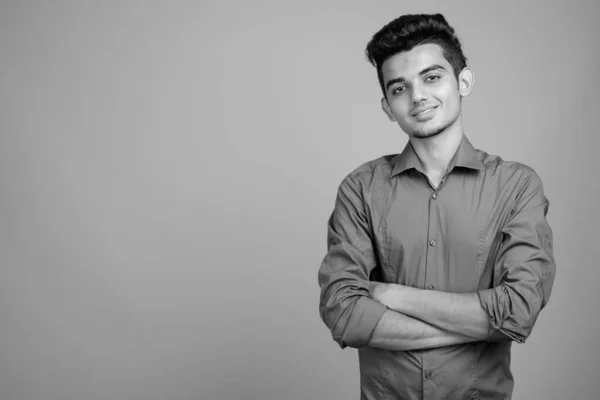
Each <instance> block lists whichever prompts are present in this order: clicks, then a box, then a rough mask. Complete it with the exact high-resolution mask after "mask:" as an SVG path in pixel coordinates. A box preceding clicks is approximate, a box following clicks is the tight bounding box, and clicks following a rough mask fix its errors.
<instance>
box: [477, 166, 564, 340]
mask: <svg viewBox="0 0 600 400" xmlns="http://www.w3.org/2000/svg"><path fill="white" fill-rule="evenodd" d="M548 207H549V201H548V199H547V198H546V196H545V195H544V191H543V186H542V182H541V180H540V178H539V176H538V175H537V174H536V173H535V172H533V171H532V173H531V175H529V176H527V177H525V178H524V179H523V183H522V184H521V189H520V190H519V194H518V196H517V200H516V202H515V207H514V209H513V212H512V215H511V217H510V219H509V220H508V222H507V223H506V225H505V226H504V228H503V229H502V243H501V245H500V249H499V251H498V253H497V257H496V263H495V266H494V276H495V278H494V281H498V282H499V283H498V285H496V286H495V287H494V288H491V289H486V290H481V291H479V292H477V294H478V296H479V300H480V302H481V305H482V307H483V309H484V310H485V311H486V312H487V313H488V314H489V316H490V322H491V326H492V329H491V330H490V334H489V339H488V340H492V341H495V340H505V339H507V338H508V339H510V340H514V341H516V342H519V343H524V342H525V340H526V339H527V337H528V336H529V334H530V333H531V331H532V329H533V325H534V324H535V321H536V319H537V317H538V314H539V312H540V311H541V310H542V308H544V306H545V305H546V304H547V303H548V300H549V298H550V292H551V290H552V284H553V282H554V276H555V274H556V264H555V261H554V255H553V250H552V230H551V229H550V226H549V225H548V222H547V221H546V214H547V212H548ZM496 277H498V278H496Z"/></svg>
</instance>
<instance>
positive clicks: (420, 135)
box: [411, 126, 447, 139]
mask: <svg viewBox="0 0 600 400" xmlns="http://www.w3.org/2000/svg"><path fill="white" fill-rule="evenodd" d="M446 128H447V126H437V127H432V128H427V129H415V130H413V131H412V134H411V136H413V137H415V138H417V139H426V138H430V137H433V136H437V135H439V134H440V133H442V132H444V130H445V129H446Z"/></svg>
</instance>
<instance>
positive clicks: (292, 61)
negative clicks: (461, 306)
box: [0, 0, 600, 400]
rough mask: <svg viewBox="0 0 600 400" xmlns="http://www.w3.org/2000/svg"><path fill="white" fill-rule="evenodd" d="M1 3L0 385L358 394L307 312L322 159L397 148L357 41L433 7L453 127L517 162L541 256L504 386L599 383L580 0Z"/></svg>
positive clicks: (9, 396)
mask: <svg viewBox="0 0 600 400" xmlns="http://www.w3.org/2000/svg"><path fill="white" fill-rule="evenodd" d="M422 3H424V2H417V1H410V2H409V1H377V2H367V1H339V2H334V1H329V2H328V1H317V0H312V1H293V2H292V1H285V2H284V1H253V2H249V1H248V2H245V1H242V0H237V1H229V2H227V1H223V2H217V1H214V2H194V1H187V2H185V1H169V2H167V1H162V2H159V1H141V0H140V1H105V2H100V1H2V2H1V3H0V55H1V62H0V190H1V193H0V239H1V240H0V245H1V248H0V400H38V399H39V400H41V399H43V400H55V399H56V400H59V399H60V400H64V399H81V400H96V399H98V400H100V399H102V400H105V399H123V400H137V399H145V400H149V399H157V400H158V399H173V400H175V399H181V400H183V399H206V400H213V399H218V400H221V399H222V400H235V399H256V400H270V399H273V400H280V399H281V400H287V399H289V400H295V399H298V400H299V399H328V400H333V399H358V397H359V393H358V389H359V376H358V361H357V356H356V351H355V350H353V349H346V350H343V351H342V350H341V349H339V347H338V346H337V344H336V343H335V342H334V341H333V340H332V339H331V337H330V334H329V331H328V330H327V329H326V328H325V325H324V324H323V323H322V322H321V321H320V318H319V316H318V295H319V289H318V285H317V270H318V267H319V265H320V262H321V260H322V258H323V256H324V254H325V249H326V247H325V245H326V240H325V235H326V222H327V219H328V217H329V214H330V212H331V210H332V208H333V205H334V199H335V193H336V191H337V186H338V184H339V183H340V181H341V180H342V178H343V177H344V176H345V175H346V174H347V173H349V172H350V171H351V170H353V169H354V168H355V167H357V166H358V165H360V164H361V163H363V162H365V161H368V160H370V159H373V158H376V157H379V156H380V155H383V154H390V153H398V152H400V151H401V150H402V148H403V147H404V145H405V143H406V135H405V134H404V133H403V132H402V131H401V130H400V129H399V127H398V126H397V125H395V124H393V123H390V122H389V121H388V120H387V118H386V117H385V115H384V114H383V112H382V111H381V110H380V105H379V100H380V92H379V87H378V84H377V80H376V74H375V69H374V68H373V67H371V66H370V65H369V64H368V63H367V62H366V60H365V57H364V53H363V51H364V47H365V45H366V43H367V41H368V40H369V39H370V37H371V36H372V35H373V33H375V32H376V31H377V30H379V28H380V27H381V26H383V25H384V24H386V23H387V22H389V21H390V20H392V19H393V18H395V17H397V16H399V15H401V14H404V13H415V12H442V13H443V14H444V15H445V16H446V18H447V19H448V21H449V22H450V24H451V25H453V26H454V27H455V29H456V31H457V33H458V35H459V37H460V38H461V40H462V42H463V47H464V49H465V52H466V55H467V57H468V59H469V64H470V65H471V66H472V67H473V69H474V70H475V75H476V82H475V87H474V91H473V93H472V94H471V96H470V97H468V98H467V99H465V101H464V103H463V104H464V120H465V126H466V133H467V135H468V137H469V138H470V140H471V142H472V143H473V144H474V145H475V147H477V148H481V149H484V150H486V151H488V152H490V153H492V154H498V155H501V156H502V157H503V158H504V159H507V160H516V161H521V162H524V163H526V164H528V165H530V166H532V167H533V168H534V169H535V170H536V171H537V172H538V174H539V175H540V176H541V178H542V180H543V182H544V184H545V191H546V195H547V196H548V198H549V199H550V202H551V205H550V212H549V216H548V219H549V221H550V223H551V226H552V228H553V230H554V242H555V256H556V260H557V264H558V273H557V277H556V281H555V286H554V291H553V294H552V297H551V300H550V303H549V304H548V307H547V308H546V309H545V310H544V311H543V312H542V314H541V315H540V318H539V320H538V323H537V325H536V327H535V329H534V331H533V333H532V335H531V336H530V338H529V340H528V341H527V343H526V344H523V345H514V346H513V364H512V365H513V373H514V375H515V380H516V386H515V392H514V398H515V399H547V400H550V399H560V400H562V399H595V398H597V396H598V393H600V379H598V378H599V375H598V371H599V370H600V360H599V356H598V355H599V346H598V337H599V336H600V327H599V318H598V311H597V310H598V309H597V305H598V303H599V301H600V296H599V295H598V286H599V284H600V281H599V276H600V274H599V273H598V270H599V266H598V259H600V245H599V244H598V242H597V239H598V236H597V233H594V232H596V230H595V228H596V226H597V224H598V219H599V213H598V209H597V207H596V204H597V201H598V200H597V199H598V195H599V194H600V192H599V183H598V176H599V174H600V170H599V168H598V161H597V158H596V156H597V152H598V146H599V144H600V141H599V140H598V126H599V124H600V112H599V105H600V104H599V97H598V96H599V95H598V94H599V93H600V83H599V82H600V80H599V79H598V71H599V70H600V56H599V50H598V39H599V36H600V29H599V25H598V23H597V20H598V16H599V15H600V3H599V2H597V1H594V0H589V1H573V0H570V1H542V0H539V1H513V2H506V1H505V2H482V1H452V2H449V1H429V2H427V4H422Z"/></svg>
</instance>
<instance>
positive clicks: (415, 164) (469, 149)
mask: <svg viewBox="0 0 600 400" xmlns="http://www.w3.org/2000/svg"><path fill="white" fill-rule="evenodd" d="M393 164H394V168H393V169H392V176H395V175H397V174H400V173H402V172H404V171H406V170H409V169H416V170H417V171H420V172H424V171H425V169H424V168H423V165H422V164H421V160H420V159H419V157H418V156H417V153H415V150H414V149H413V147H412V144H411V143H410V141H409V142H408V143H407V144H406V146H405V147H404V150H402V153H400V154H398V155H397V156H396V157H394V160H393ZM454 167H464V168H470V169H476V170H480V171H482V170H484V169H485V168H484V166H483V163H482V162H481V160H480V159H479V157H478V156H477V151H476V150H475V148H474V147H473V145H472V144H471V142H470V141H469V139H467V137H466V136H465V135H463V137H462V140H461V142H460V145H459V146H458V150H456V153H455V154H454V157H452V160H450V165H448V172H450V171H452V170H453V169H454Z"/></svg>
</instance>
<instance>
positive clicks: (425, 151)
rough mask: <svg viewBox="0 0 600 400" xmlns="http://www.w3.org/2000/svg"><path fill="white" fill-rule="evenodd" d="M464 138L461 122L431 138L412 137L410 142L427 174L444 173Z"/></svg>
mask: <svg viewBox="0 0 600 400" xmlns="http://www.w3.org/2000/svg"><path fill="white" fill-rule="evenodd" d="M462 138H463V132H462V126H461V124H454V125H453V126H449V127H448V128H447V129H446V130H444V132H442V133H440V134H438V135H435V136H433V137H429V138H424V139H420V138H415V137H412V136H411V137H410V143H411V145H412V147H413V149H414V150H415V153H416V154H417V156H418V157H419V159H420V160H421V164H423V168H425V171H424V172H425V173H426V174H428V175H429V174H432V175H443V174H444V173H445V172H446V170H447V169H448V165H449V164H450V161H451V160H452V157H454V154H455V153H456V151H457V150H458V147H459V146H460V142H461V140H462Z"/></svg>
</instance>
